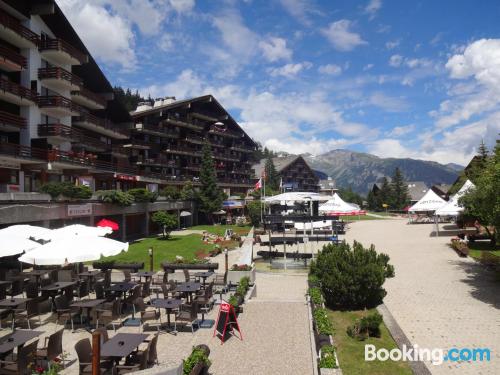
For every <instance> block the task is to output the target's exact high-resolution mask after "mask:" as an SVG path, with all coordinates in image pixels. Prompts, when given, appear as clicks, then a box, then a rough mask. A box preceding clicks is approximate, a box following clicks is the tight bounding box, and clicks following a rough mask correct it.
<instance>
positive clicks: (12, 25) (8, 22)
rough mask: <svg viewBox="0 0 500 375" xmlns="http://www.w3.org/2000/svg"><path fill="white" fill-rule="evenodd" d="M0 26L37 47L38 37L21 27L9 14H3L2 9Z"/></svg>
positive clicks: (0, 10)
mask: <svg viewBox="0 0 500 375" xmlns="http://www.w3.org/2000/svg"><path fill="white" fill-rule="evenodd" d="M0 24H2V25H3V26H5V27H6V28H8V29H11V30H12V31H14V32H15V33H16V34H18V35H19V36H21V37H23V38H24V39H26V40H29V41H30V42H32V43H33V44H35V45H38V44H39V43H40V37H39V36H38V34H36V33H34V32H33V31H31V30H30V29H28V28H27V27H24V26H23V25H21V22H20V21H19V20H18V19H17V18H15V17H13V16H11V15H10V14H9V13H7V12H5V11H4V10H2V9H0Z"/></svg>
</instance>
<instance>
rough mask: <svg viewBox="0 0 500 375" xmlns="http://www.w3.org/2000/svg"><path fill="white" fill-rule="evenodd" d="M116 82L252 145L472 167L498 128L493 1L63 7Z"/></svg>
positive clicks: (499, 32) (170, 0) (275, 0)
mask: <svg viewBox="0 0 500 375" xmlns="http://www.w3.org/2000/svg"><path fill="white" fill-rule="evenodd" d="M58 3H59V5H60V6H61V7H62V9H63V11H64V12H65V13H66V15H67V16H68V18H69V19H70V21H71V22H72V23H73V25H74V27H75V29H76V30H77V32H78V33H79V34H80V36H81V38H82V40H83V41H84V42H85V43H86V45H87V47H88V48H89V50H90V51H91V53H92V54H93V55H94V57H95V58H96V59H97V61H98V62H99V63H100V65H101V67H102V69H103V71H104V72H105V73H106V74H107V76H108V78H109V79H110V81H111V82H112V83H113V84H119V85H121V86H124V87H130V88H132V89H138V90H139V91H140V92H141V93H142V94H144V95H151V96H152V97H162V96H171V95H173V96H176V97H177V98H178V99H180V98H186V97H192V96H198V95H203V94H206V93H211V94H213V95H214V96H216V98H217V99H218V100H219V101H220V102H221V103H222V104H223V105H224V106H225V107H226V108H227V109H228V110H229V111H230V113H231V114H232V115H233V116H234V117H235V118H236V119H237V120H238V121H239V123H240V124H241V125H242V127H243V128H244V129H245V130H246V131H247V132H248V133H249V134H250V135H251V136H252V137H253V138H254V139H256V140H257V141H259V142H261V143H262V144H263V145H266V146H267V147H270V148H272V149H274V150H276V151H280V150H281V151H287V152H292V153H299V152H300V153H303V152H309V153H311V154H314V155H317V154H320V153H323V152H327V151H328V150H331V149H336V148H348V149H352V150H357V151H366V152H370V153H374V154H376V155H379V156H381V157H412V158H420V159H429V160H435V161H439V162H443V163H449V162H455V163H461V164H466V163H467V162H468V160H469V159H470V157H471V155H472V154H473V152H474V150H475V148H476V147H477V145H478V143H479V142H480V141H481V139H484V140H485V142H486V143H488V144H489V145H493V144H494V142H495V138H497V137H498V133H499V132H500V26H499V25H498V15H499V14H500V3H499V2H498V1H493V0H492V1H487V0H482V1H465V0H455V1H452V0H449V1H444V0H442V1H411V2H410V1H396V0H392V1H389V0H366V1H357V2H356V1H352V0H351V1H319V0H316V1H315V0H267V1H257V0H246V1H245V0H241V1H238V0H232V1H231V0H227V1H199V0H198V1H196V0H120V1H118V0H115V1H110V0H89V1H85V2H81V1H78V0H58Z"/></svg>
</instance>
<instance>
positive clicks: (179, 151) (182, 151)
mask: <svg viewBox="0 0 500 375" xmlns="http://www.w3.org/2000/svg"><path fill="white" fill-rule="evenodd" d="M163 152H165V153H167V154H175V155H187V156H200V157H201V156H202V152H201V151H199V150H195V149H192V148H189V147H186V146H166V148H165V149H164V150H163Z"/></svg>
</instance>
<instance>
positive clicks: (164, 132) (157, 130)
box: [132, 123, 179, 138]
mask: <svg viewBox="0 0 500 375" xmlns="http://www.w3.org/2000/svg"><path fill="white" fill-rule="evenodd" d="M132 129H133V130H134V131H135V132H137V133H144V134H151V135H156V136H158V137H163V138H179V132H177V131H175V130H174V129H172V127H169V126H164V125H163V124H158V125H151V124H142V123H137V124H134V127H133V128H132Z"/></svg>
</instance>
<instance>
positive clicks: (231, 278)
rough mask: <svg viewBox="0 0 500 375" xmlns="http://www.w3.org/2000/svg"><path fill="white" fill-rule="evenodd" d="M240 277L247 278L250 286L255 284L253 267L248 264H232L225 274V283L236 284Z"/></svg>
mask: <svg viewBox="0 0 500 375" xmlns="http://www.w3.org/2000/svg"><path fill="white" fill-rule="evenodd" d="M242 277H248V278H249V280H250V284H253V283H254V282H255V266H254V265H253V264H252V265H248V264H233V266H232V267H231V269H230V270H229V271H228V273H227V282H228V283H232V284H237V283H238V282H239V281H240V280H241V278H242Z"/></svg>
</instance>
